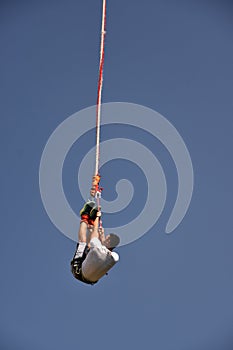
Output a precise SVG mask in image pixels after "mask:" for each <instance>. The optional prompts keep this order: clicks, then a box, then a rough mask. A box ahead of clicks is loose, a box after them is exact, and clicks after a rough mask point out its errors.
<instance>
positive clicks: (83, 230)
mask: <svg viewBox="0 0 233 350" xmlns="http://www.w3.org/2000/svg"><path fill="white" fill-rule="evenodd" d="M78 241H79V242H83V243H86V242H87V223H86V222H81V223H80V226H79V231H78Z"/></svg>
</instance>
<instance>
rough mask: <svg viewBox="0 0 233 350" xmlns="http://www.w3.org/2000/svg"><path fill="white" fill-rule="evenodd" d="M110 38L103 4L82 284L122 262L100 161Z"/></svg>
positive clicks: (77, 260) (76, 265)
mask: <svg viewBox="0 0 233 350" xmlns="http://www.w3.org/2000/svg"><path fill="white" fill-rule="evenodd" d="M105 34H106V0H103V12H102V30H101V45H100V63H99V79H98V93H97V105H96V160H95V175H94V176H93V177H92V186H91V190H90V195H91V197H92V198H91V200H88V201H87V202H86V203H85V204H84V207H83V208H82V209H81V211H80V216H81V221H80V227H79V231H78V243H77V247H76V251H75V254H74V257H73V259H72V261H71V272H72V274H73V276H74V277H75V278H76V279H78V280H79V281H81V282H83V283H86V284H91V285H93V284H96V283H97V282H98V280H99V279H100V278H102V277H103V276H104V275H106V274H107V272H108V271H109V270H110V269H111V268H112V267H113V266H114V265H115V264H116V263H117V262H118V261H119V255H118V254H117V253H116V252H113V249H114V248H115V247H116V246H117V245H118V244H119V243H120V239H119V237H118V236H117V235H116V234H114V233H111V234H108V235H107V236H106V237H105V233H104V228H103V223H102V216H101V205H100V200H101V192H102V190H103V189H102V188H101V187H100V178H101V176H100V174H99V161H100V117H101V100H102V87H103V67H104V45H105Z"/></svg>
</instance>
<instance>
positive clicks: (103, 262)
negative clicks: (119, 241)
mask: <svg viewBox="0 0 233 350" xmlns="http://www.w3.org/2000/svg"><path fill="white" fill-rule="evenodd" d="M118 260H119V255H118V254H117V253H115V252H111V251H110V250H109V249H107V248H106V247H105V246H104V245H102V243H101V242H100V240H99V239H98V238H92V240H91V241H90V251H89V253H88V254H87V257H86V259H85V260H84V262H83V263H82V274H83V277H84V278H85V279H87V280H88V281H90V282H96V281H98V280H99V279H100V278H101V277H103V276H104V275H106V273H107V272H108V271H109V270H110V269H111V268H112V267H113V266H114V265H115V264H116V263H117V261H118Z"/></svg>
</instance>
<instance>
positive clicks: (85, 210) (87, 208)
mask: <svg viewBox="0 0 233 350" xmlns="http://www.w3.org/2000/svg"><path fill="white" fill-rule="evenodd" d="M94 206H95V202H94V201H89V200H88V201H87V202H86V203H85V204H84V206H83V208H82V209H81V210H80V216H81V217H82V216H83V215H88V216H89V215H90V212H91V210H92V208H93V207H94Z"/></svg>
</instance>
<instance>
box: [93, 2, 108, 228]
mask: <svg viewBox="0 0 233 350" xmlns="http://www.w3.org/2000/svg"><path fill="white" fill-rule="evenodd" d="M105 35H106V0H103V10H102V27H101V43H100V63H99V79H98V91H97V104H96V159H95V188H96V193H97V194H96V201H97V206H98V210H100V198H101V190H102V189H100V187H99V180H100V176H99V164H100V119H101V103H102V89H103V70H104V48H105V47H104V45H105ZM96 179H98V180H97V181H96ZM99 227H100V228H102V219H101V217H100V219H99Z"/></svg>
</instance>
